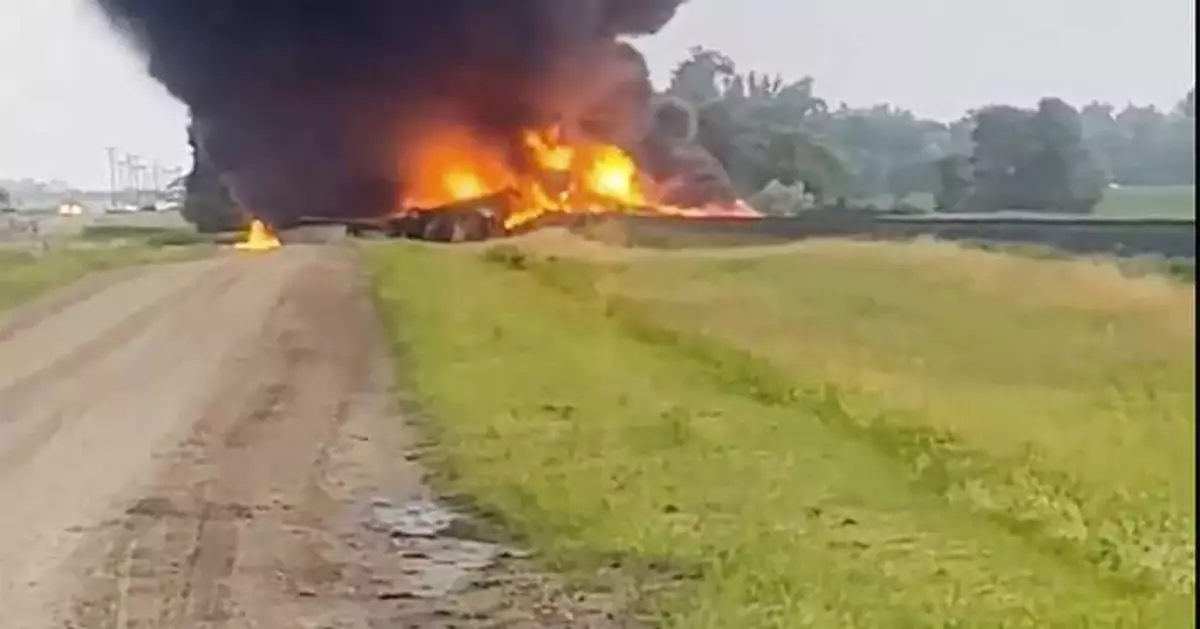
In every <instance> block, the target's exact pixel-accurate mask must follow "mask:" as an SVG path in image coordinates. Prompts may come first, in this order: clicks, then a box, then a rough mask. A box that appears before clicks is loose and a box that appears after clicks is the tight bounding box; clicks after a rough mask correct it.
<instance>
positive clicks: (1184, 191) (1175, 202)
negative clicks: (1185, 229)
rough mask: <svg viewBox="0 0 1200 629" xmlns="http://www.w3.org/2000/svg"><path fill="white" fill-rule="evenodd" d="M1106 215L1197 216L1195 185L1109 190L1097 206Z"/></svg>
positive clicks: (1097, 209)
mask: <svg viewBox="0 0 1200 629" xmlns="http://www.w3.org/2000/svg"><path fill="white" fill-rule="evenodd" d="M1096 213H1097V214H1100V215H1103V216H1134V217H1136V216H1148V217H1156V218H1157V217H1184V218H1188V217H1190V218H1195V217H1196V187H1195V186H1133V187H1128V188H1118V189H1116V190H1109V191H1107V192H1106V193H1105V195H1104V200H1103V201H1101V202H1100V205H1099V206H1098V207H1097V208H1096Z"/></svg>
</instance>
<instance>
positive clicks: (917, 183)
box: [887, 159, 941, 206]
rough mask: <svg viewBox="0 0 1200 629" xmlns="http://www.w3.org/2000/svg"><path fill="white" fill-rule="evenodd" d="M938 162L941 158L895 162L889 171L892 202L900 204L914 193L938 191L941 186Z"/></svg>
mask: <svg viewBox="0 0 1200 629" xmlns="http://www.w3.org/2000/svg"><path fill="white" fill-rule="evenodd" d="M938 163H939V160H931V159H914V160H910V161H907V162H900V163H895V164H893V165H892V166H891V167H890V168H889V169H888V173H887V188H888V192H889V193H890V194H891V195H892V203H893V204H894V205H896V206H899V205H900V204H902V203H903V202H904V201H905V200H906V199H908V197H910V196H912V195H913V194H916V193H920V192H930V193H933V192H937V191H938V189H939V188H940V186H941V182H940V178H939V174H940V173H939V171H938Z"/></svg>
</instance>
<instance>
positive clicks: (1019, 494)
mask: <svg viewBox="0 0 1200 629" xmlns="http://www.w3.org/2000/svg"><path fill="white" fill-rule="evenodd" d="M365 255H366V257H367V259H368V261H369V263H370V267H371V270H372V274H373V277H374V281H375V285H376V287H377V297H378V301H379V304H380V306H381V311H382V312H383V314H384V317H385V321H386V324H387V326H388V329H389V330H390V332H391V333H392V334H393V335H394V337H395V340H396V349H397V352H398V356H399V357H400V360H401V365H402V370H401V372H402V374H401V378H402V380H403V382H402V386H403V387H405V389H406V390H411V391H413V395H415V397H416V401H417V402H419V404H420V406H421V408H422V409H423V411H424V412H425V413H426V414H427V417H428V419H427V421H428V430H429V433H430V435H431V437H433V438H434V440H435V443H436V447H435V448H434V449H433V454H431V455H429V463H430V464H431V466H432V467H433V469H435V470H436V471H437V472H439V474H440V479H441V480H440V482H441V484H442V486H443V488H444V489H448V490H451V491H453V492H456V493H460V494H462V495H465V496H467V497H469V498H470V500H471V502H473V503H474V505H475V506H476V507H477V508H478V509H480V510H481V512H483V513H486V514H490V515H492V516H494V517H496V518H498V519H499V520H500V521H501V522H502V523H503V524H504V526H505V527H506V528H507V529H508V530H509V531H511V532H512V534H514V535H516V536H518V537H519V538H521V539H523V540H525V541H526V542H527V543H528V544H530V545H531V546H532V547H533V548H534V549H536V550H537V551H539V556H540V557H541V558H542V559H543V560H544V561H545V562H547V563H548V564H550V565H551V566H553V567H555V568H558V569H561V570H564V571H566V572H567V573H568V574H575V575H579V576H580V577H581V578H585V580H586V581H587V582H588V584H589V585H590V586H591V587H601V586H605V587H613V588H618V589H620V590H622V591H627V590H634V589H636V590H637V591H638V592H640V593H641V595H642V598H641V599H640V600H639V601H638V605H639V607H641V608H642V609H644V611H646V612H647V613H649V614H651V615H652V617H654V618H656V619H657V620H658V622H659V624H661V625H663V626H667V627H678V628H687V629H706V628H711V629H718V628H719V629H729V628H734V627H736V628H748V629H749V628H757V627H778V628H798V627H821V628H825V627H887V628H896V627H1190V626H1195V621H1194V619H1193V616H1192V608H1193V604H1194V589H1193V587H1194V581H1195V570H1194V567H1193V561H1194V557H1195V550H1194V548H1195V538H1194V525H1195V482H1194V480H1193V479H1194V477H1195V448H1194V445H1193V444H1194V442H1195V420H1194V414H1195V402H1194V394H1195V385H1194V377H1195V358H1194V354H1193V352H1192V347H1193V345H1194V340H1195V335H1194V321H1195V309H1194V288H1193V287H1192V286H1191V285H1187V284H1182V283H1177V282H1174V281H1172V280H1169V279H1167V278H1163V277H1141V278H1129V277H1127V276H1125V275H1123V274H1122V273H1121V272H1119V271H1118V270H1116V269H1115V268H1114V267H1108V266H1103V265H1097V264H1093V263H1085V262H1073V261H1051V260H1034V259H1029V258H1024V257H1017V256H1008V255H1003V254H998V253H992V252H986V251H978V250H967V249H962V248H958V247H954V246H951V245H942V244H923V243H916V244H849V243H832V242H827V243H811V244H805V245H800V246H790V247H785V248H779V249H757V250H756V249H746V250H738V251H736V252H730V251H726V252H689V253H678V254H666V253H652V252H644V253H637V252H622V251H619V250H616V249H608V248H604V247H603V246H601V245H593V244H584V243H580V242H578V241H573V240H571V239H569V238H567V237H565V236H554V235H549V234H544V235H542V236H539V237H537V238H535V239H532V240H525V241H522V242H520V243H519V244H518V245H512V244H504V245H493V246H490V247H486V248H471V247H460V248H442V249H439V248H435V247H429V246H421V245H413V244H386V245H373V246H369V247H367V248H366V253H365ZM597 574H602V575H604V576H603V577H602V578H596V577H595V575H597Z"/></svg>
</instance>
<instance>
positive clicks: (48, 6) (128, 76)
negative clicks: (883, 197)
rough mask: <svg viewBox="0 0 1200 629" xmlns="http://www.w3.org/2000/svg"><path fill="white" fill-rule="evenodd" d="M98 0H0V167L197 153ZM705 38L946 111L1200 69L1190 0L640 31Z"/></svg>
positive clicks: (993, 3) (889, 6)
mask: <svg viewBox="0 0 1200 629" xmlns="http://www.w3.org/2000/svg"><path fill="white" fill-rule="evenodd" d="M86 1H87V0H0V177H6V178H14V177H32V178H37V179H51V178H57V179H64V180H67V181H69V182H71V183H72V184H75V185H82V186H88V187H97V188H99V187H105V186H106V185H107V183H106V182H107V180H108V174H107V173H108V171H107V158H106V155H105V147H107V146H115V147H119V148H121V149H123V150H125V151H131V152H134V153H137V154H140V155H142V156H144V158H145V160H147V161H148V160H153V159H157V160H161V162H162V163H163V165H164V166H184V165H186V164H187V145H186V137H185V132H184V126H185V124H186V121H185V112H184V109H183V107H182V106H181V105H179V104H178V103H177V102H174V101H173V100H172V99H171V98H170V97H169V96H168V95H167V94H166V93H165V92H164V91H163V90H162V89H161V88H159V87H158V86H157V85H156V84H155V83H154V82H153V81H151V80H150V79H148V78H146V77H145V75H144V72H143V64H142V62H141V61H140V60H139V59H138V57H137V55H136V54H134V53H133V52H131V51H130V50H128V49H127V48H126V47H125V46H124V44H123V43H122V42H121V41H120V40H119V39H118V38H117V37H116V36H115V35H113V34H112V33H111V32H109V31H108V29H107V27H106V26H105V25H104V23H103V21H102V20H101V19H100V18H99V17H97V16H96V15H95V14H94V13H93V11H92V10H91V9H90V7H89V6H87V4H86ZM697 44H701V45H705V46H709V47H713V48H718V49H720V50H722V51H723V52H725V53H727V54H728V55H729V56H731V57H732V58H733V59H734V60H735V61H737V62H738V64H739V66H740V67H742V69H744V70H751V69H758V70H766V71H771V72H779V73H782V74H784V75H786V76H793V77H799V76H802V75H805V74H809V75H812V76H814V77H816V79H817V90H818V92H819V94H820V95H821V96H823V97H825V98H826V99H828V100H830V101H831V102H833V103H836V102H838V101H846V102H848V103H850V104H851V105H867V104H870V103H875V102H880V101H888V102H892V103H896V104H898V105H901V106H904V107H907V108H910V109H912V110H914V111H916V112H917V113H918V114H921V115H926V116H932V117H936V118H941V119H951V118H956V117H957V116H958V115H960V114H961V113H962V112H963V111H964V110H966V109H968V108H971V107H974V106H977V105H979V104H983V103H992V102H1005V103H1014V104H1033V103H1034V102H1036V100H1037V99H1038V98H1039V97H1041V96H1043V95H1048V94H1053V95H1058V96H1061V97H1063V98H1065V99H1067V100H1068V101H1071V102H1073V103H1076V104H1081V103H1084V102H1087V101H1089V100H1092V99H1099V100H1107V101H1111V102H1115V103H1118V104H1124V103H1125V102H1127V101H1130V100H1133V101H1135V102H1141V103H1155V104H1158V105H1161V106H1167V107H1169V106H1171V105H1172V104H1173V103H1174V102H1175V101H1177V100H1178V99H1179V98H1180V97H1181V96H1182V95H1183V94H1184V92H1186V91H1187V89H1188V88H1189V87H1190V86H1191V85H1192V84H1193V82H1194V78H1193V77H1194V75H1195V71H1196V68H1195V59H1194V55H1195V8H1194V3H1193V2H1192V1H1191V0H1137V1H1135V0H1003V1H1001V0H986V1H985V0H901V1H895V0H691V2H690V3H689V4H688V5H687V6H686V8H685V9H684V10H683V12H682V13H681V14H680V16H679V17H678V18H677V19H676V21H675V22H673V23H672V24H671V25H670V26H669V27H668V28H667V30H666V31H664V32H663V33H661V34H660V35H658V36H656V37H654V38H650V39H646V40H643V41H641V42H640V44H639V45H640V47H641V48H642V49H643V50H644V51H645V52H646V53H647V56H648V58H649V60H650V64H651V66H652V68H653V70H654V72H655V78H656V80H658V81H663V80H665V78H666V76H667V75H668V73H669V70H670V68H671V67H672V66H673V65H674V64H675V63H677V62H678V61H679V60H680V59H682V58H683V57H684V56H685V55H686V51H687V49H688V48H689V47H691V46H693V45H697Z"/></svg>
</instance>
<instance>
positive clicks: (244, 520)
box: [0, 246, 520, 629]
mask: <svg viewBox="0 0 1200 629" xmlns="http://www.w3.org/2000/svg"><path fill="white" fill-rule="evenodd" d="M359 278H360V274H359V272H358V270H357V267H356V264H355V260H354V254H353V253H352V252H351V251H349V250H340V249H331V248H322V247H303V246H296V247H288V248H285V249H282V250H279V251H274V252H271V253H269V254H265V255H256V254H241V253H240V252H239V253H238V254H234V253H232V252H230V253H228V254H225V255H218V256H214V257H212V258H207V259H203V260H199V261H191V262H184V263H177V264H171V265H163V266H157V267H145V268H142V269H138V270H129V269H126V270H123V271H119V272H116V273H115V274H108V275H103V276H95V275H94V276H91V277H89V278H87V279H85V280H83V281H82V282H81V283H77V284H75V285H72V286H70V287H68V288H66V289H63V290H60V291H58V292H54V293H51V294H49V295H48V296H45V297H43V298H41V299H40V300H37V301H34V302H33V303H28V304H25V305H24V306H21V307H19V308H17V309H15V310H14V311H10V312H8V313H7V314H5V315H3V318H0V505H3V506H2V507H0V627H3V628H4V629H18V628H19V629H41V628H43V627H46V628H49V627H54V628H61V627H76V628H87V629H110V628H111V629H132V628H149V627H155V628H185V627H280V628H283V627H307V626H321V627H326V626H337V627H367V626H378V625H377V624H373V623H378V622H383V621H384V619H386V621H387V622H389V623H394V624H388V625H387V626H399V627H408V626H421V627H426V626H429V627H437V626H442V625H441V624H439V623H450V622H459V621H461V619H460V618H458V617H457V616H455V613H454V607H453V605H450V606H449V607H448V606H447V605H448V603H447V602H446V601H444V600H443V601H441V602H439V605H440V606H439V607H438V609H436V610H435V609H434V608H433V607H432V606H431V605H432V604H425V603H423V602H422V600H421V597H420V596H417V595H415V594H414V592H416V591H417V590H418V589H420V588H424V589H426V590H428V589H429V588H431V587H434V586H436V585H437V584H433V585H431V584H430V583H427V582H414V579H415V580H416V581H420V580H421V576H422V575H421V569H422V566H421V565H417V566H414V565H412V562H413V561H415V560H413V559H411V558H406V556H402V554H401V553H396V552H394V551H389V547H390V545H394V544H395V543H396V540H395V539H394V538H395V535H393V536H392V537H393V539H389V536H388V535H386V534H384V535H381V534H379V533H377V532H374V531H372V530H370V529H371V527H368V526H366V525H365V518H366V516H365V515H364V514H365V513H367V512H368V511H369V510H370V507H371V506H372V505H373V504H374V505H375V506H376V507H378V506H379V505H380V504H389V503H391V502H395V501H404V500H406V499H411V498H414V497H417V496H418V495H419V491H420V489H419V480H420V477H419V474H418V473H417V472H416V471H415V470H414V469H412V468H411V467H410V466H411V465H412V464H410V463H407V462H406V461H405V457H404V448H405V447H406V436H405V431H406V430H407V429H406V428H405V425H404V424H403V422H402V421H400V419H399V416H398V415H397V413H396V412H395V409H394V405H393V403H392V398H391V397H390V395H391V394H390V385H391V375H390V372H389V367H388V364H387V357H386V353H385V350H384V349H383V348H385V347H386V343H384V342H381V340H380V338H379V336H378V333H377V328H378V324H377V321H376V319H375V317H374V315H373V313H372V311H371V307H370V302H369V300H368V299H367V297H366V293H365V291H363V290H362V287H361V285H360V279H359ZM374 528H378V527H374ZM411 554H412V553H410V555H411ZM427 554H428V553H427ZM389 562H391V563H389ZM406 562H407V563H406ZM451 563H452V562H451ZM414 575H416V576H414ZM480 596H483V594H480V593H476V594H475V599H472V600H464V601H460V602H461V603H462V604H463V605H466V604H472V605H475V606H476V607H477V608H478V607H479V606H481V605H483V603H481V602H480V601H479V597H480ZM492 596H494V597H496V598H501V596H500V595H499V594H493V595H492ZM452 602H453V601H451V603H452ZM435 612H436V613H435ZM485 615H486V614H485ZM481 617H482V616H481ZM459 626H470V625H466V624H460V625H459ZM517 626H520V625H517Z"/></svg>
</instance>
